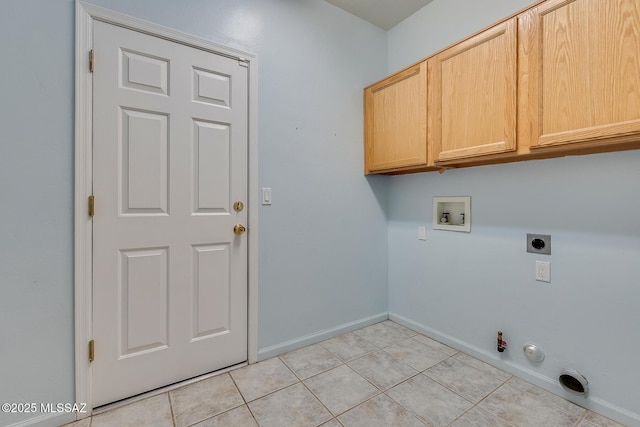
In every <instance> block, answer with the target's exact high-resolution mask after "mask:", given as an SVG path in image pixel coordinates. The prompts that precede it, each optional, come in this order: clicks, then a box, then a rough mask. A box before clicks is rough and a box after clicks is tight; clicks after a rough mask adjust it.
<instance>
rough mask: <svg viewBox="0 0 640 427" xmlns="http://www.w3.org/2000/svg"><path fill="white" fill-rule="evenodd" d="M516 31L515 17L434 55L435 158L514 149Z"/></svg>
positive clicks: (433, 112)
mask: <svg viewBox="0 0 640 427" xmlns="http://www.w3.org/2000/svg"><path fill="white" fill-rule="evenodd" d="M516 33H517V28H516V24H515V18H513V19H510V20H508V21H505V22H503V23H501V24H498V25H496V26H494V27H492V28H490V29H488V30H486V31H484V32H482V33H480V34H478V35H476V36H474V37H471V38H470V39H468V40H465V41H464V42H462V43H459V44H457V45H455V46H454V47H452V48H449V49H447V50H445V51H444V52H442V53H440V54H439V55H437V56H435V57H434V58H433V60H432V61H433V66H432V67H431V68H430V69H431V71H432V75H431V76H430V77H431V78H430V79H429V80H430V82H431V83H432V86H430V88H432V90H431V89H430V94H431V95H430V108H429V111H431V112H432V115H433V126H432V128H431V131H432V132H431V136H432V141H433V144H434V148H435V150H436V162H443V161H447V160H453V159H462V158H468V157H475V156H482V155H486V154H496V153H504V152H508V151H513V150H515V149H516V121H515V113H516V89H515V84H516V71H517V67H516V60H517V57H516V43H517V38H516Z"/></svg>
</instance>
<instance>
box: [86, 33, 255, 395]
mask: <svg viewBox="0 0 640 427" xmlns="http://www.w3.org/2000/svg"><path fill="white" fill-rule="evenodd" d="M94 51H95V64H96V66H95V71H94V76H93V78H94V80H93V82H94V87H93V99H94V107H93V117H94V118H93V129H94V135H93V194H94V196H95V210H96V213H95V216H94V218H93V242H94V247H93V286H94V288H93V339H94V341H95V360H94V362H93V363H92V368H93V377H92V393H93V399H94V400H93V404H94V406H100V405H103V404H106V403H110V402H113V401H115V400H119V399H122V398H126V397H129V396H132V395H135V394H138V393H141V392H145V391H148V390H152V389H154V388H157V387H162V386H165V385H168V384H171V383H174V382H177V381H181V380H184V379H187V378H191V377H194V376H197V375H200V374H204V373H207V372H211V371H215V370H217V369H221V368H224V367H227V366H230V365H233V364H236V363H239V362H243V361H245V360H247V235H246V234H243V235H236V234H234V225H235V224H244V225H246V221H247V208H246V204H247V148H248V147H247V143H248V137H247V127H248V122H247V119H248V117H247V115H248V113H247V111H248V92H247V68H246V66H245V65H244V64H243V63H242V62H239V61H238V60H237V59H231V58H227V57H224V56H220V55H215V54H212V53H209V52H205V51H202V50H199V49H195V48H192V47H188V46H185V45H182V44H178V43H174V42H171V41H167V40H163V39H160V38H156V37H152V36H149V35H145V34H142V33H139V32H135V31H131V30H128V29H124V28H121V27H117V26H114V25H110V24H106V23H102V22H95V26H94ZM235 201H241V202H243V203H244V204H245V207H244V209H242V210H241V211H239V212H236V210H234V209H233V204H234V202H235Z"/></svg>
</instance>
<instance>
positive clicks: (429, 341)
mask: <svg viewBox="0 0 640 427" xmlns="http://www.w3.org/2000/svg"><path fill="white" fill-rule="evenodd" d="M413 339H415V340H418V341H420V342H421V343H424V344H426V345H428V346H429V347H431V348H433V349H435V350H438V351H441V352H443V353H444V354H446V355H448V356H453V355H454V354H456V353H457V352H458V350H456V349H455V348H451V347H449V346H448V345H444V344H442V343H441V342H439V341H436V340H434V339H431V338H429V337H427V336H424V335H420V334H418V335H416V336H414V337H413Z"/></svg>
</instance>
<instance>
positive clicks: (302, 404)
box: [249, 383, 333, 427]
mask: <svg viewBox="0 0 640 427" xmlns="http://www.w3.org/2000/svg"><path fill="white" fill-rule="evenodd" d="M249 409H251V412H252V413H253V415H254V417H255V418H256V420H257V421H258V424H259V425H260V427H306V426H310V427H311V426H312V427H315V426H319V425H320V424H322V423H324V422H326V421H329V420H330V419H331V418H333V415H331V413H330V412H329V411H327V409H326V408H325V407H324V406H323V405H322V403H320V401H319V400H318V399H316V398H315V397H314V396H313V394H311V392H310V391H309V390H307V388H306V387H305V386H304V385H302V384H301V383H298V384H295V385H292V386H289V387H287V388H285V389H283V390H280V391H276V392H275V393H273V394H270V395H268V396H265V397H263V398H260V399H258V400H254V401H253V402H250V403H249Z"/></svg>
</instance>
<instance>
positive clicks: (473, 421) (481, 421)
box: [451, 406, 512, 427]
mask: <svg viewBox="0 0 640 427" xmlns="http://www.w3.org/2000/svg"><path fill="white" fill-rule="evenodd" d="M489 426H490V427H512V426H510V425H509V424H507V423H505V422H504V421H502V420H501V419H500V418H498V417H496V416H495V415H491V414H490V413H488V412H487V411H485V410H484V409H480V408H478V407H477V406H476V407H473V408H471V409H469V410H468V411H467V412H465V413H464V415H462V416H461V417H460V418H458V419H457V420H455V421H454V422H453V423H451V427H489Z"/></svg>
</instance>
